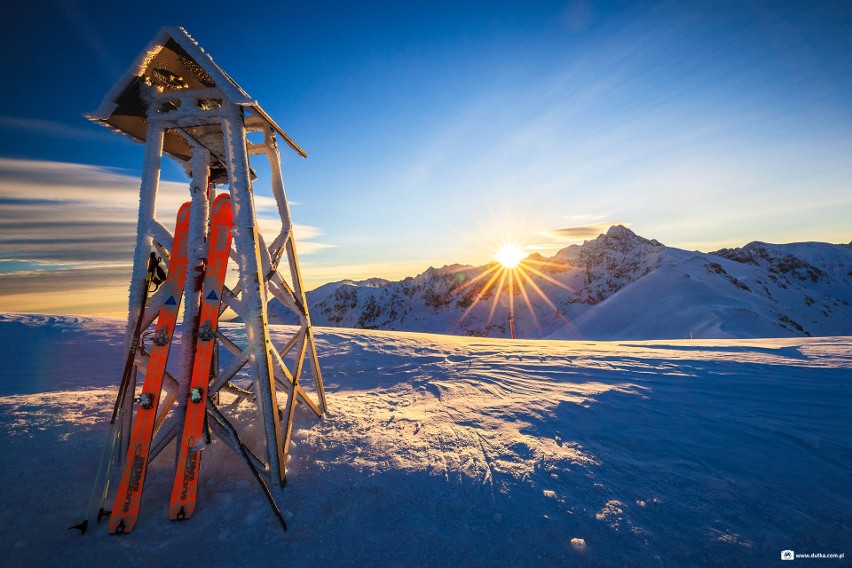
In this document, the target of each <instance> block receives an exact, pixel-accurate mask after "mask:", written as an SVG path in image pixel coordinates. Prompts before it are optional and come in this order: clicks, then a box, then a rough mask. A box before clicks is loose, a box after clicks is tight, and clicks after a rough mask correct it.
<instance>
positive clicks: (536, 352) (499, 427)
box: [0, 314, 852, 566]
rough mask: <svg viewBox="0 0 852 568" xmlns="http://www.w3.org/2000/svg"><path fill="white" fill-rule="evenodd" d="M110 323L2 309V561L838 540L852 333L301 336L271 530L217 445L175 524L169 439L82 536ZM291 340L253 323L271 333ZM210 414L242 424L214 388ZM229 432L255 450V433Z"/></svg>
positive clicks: (615, 561)
mask: <svg viewBox="0 0 852 568" xmlns="http://www.w3.org/2000/svg"><path fill="white" fill-rule="evenodd" d="M224 325H225V326H227V324H224ZM240 328H241V326H232V328H231V329H230V330H229V332H230V333H234V334H239V333H240ZM123 329H124V322H122V321H119V320H109V319H95V318H77V317H63V316H40V315H33V314H25V315H24V314H3V315H0V346H2V347H0V350H2V353H0V355H2V360H3V362H4V365H3V371H2V373H0V430H1V431H2V432H3V434H4V435H3V436H0V455H1V456H2V458H0V459H2V467H0V487H3V499H2V500H0V542H3V543H5V545H6V546H5V547H4V548H5V550H4V560H3V563H4V565H9V566H22V565H38V566H69V565H72V566H74V565H112V566H115V565H119V564H120V565H124V566H163V565H171V564H173V563H179V564H180V565H184V566H202V565H204V566H237V565H245V566H248V565H258V564H260V563H264V564H272V565H277V564H279V563H284V562H286V563H287V565H293V566H317V565H321V564H322V565H332V566H363V565H378V566H400V565H405V566H408V565H427V564H428V565H460V566H467V565H474V566H540V565H551V564H555V565H569V564H577V565H593V566H598V565H609V566H621V565H626V564H632V565H639V566H685V565H702V564H724V565H765V564H769V563H771V562H775V561H778V560H779V556H780V552H781V551H782V550H787V549H791V550H795V551H797V552H798V551H801V552H803V553H807V552H826V553H833V552H850V544H852V538H850V533H849V526H850V525H851V524H852V513H850V511H852V494H850V492H849V486H848V472H849V469H848V468H849V463H850V458H852V433H850V428H849V408H850V406H852V388H850V378H852V373H850V371H852V338H849V337H824V338H783V339H751V340H742V339H737V340H725V339H717V340H696V341H689V340H686V341H620V342H589V341H583V342H579V341H575V342H567V341H508V340H500V339H487V338H463V337H452V336H437V335H426V334H414V333H398V332H385V331H366V330H346V329H331V328H320V329H318V330H316V331H317V333H316V335H317V343H318V351H319V354H320V361H321V364H322V367H323V377H324V379H325V385H326V391H327V394H328V401H329V408H330V410H329V413H328V415H327V416H326V417H325V418H324V419H322V420H318V419H316V418H315V417H314V415H313V414H312V413H311V412H310V410H309V409H307V408H304V407H300V408H298V412H299V416H297V418H296V421H295V431H294V443H293V446H292V448H291V457H290V460H289V463H288V484H287V486H286V487H285V488H284V489H274V490H273V493H274V496H275V498H276V500H277V502H278V504H279V506H280V507H281V508H282V510H283V511H284V514H285V517H286V518H287V522H288V525H289V530H288V531H287V532H286V533H285V532H282V531H281V530H280V528H279V527H278V525H277V523H276V521H275V519H274V517H273V516H272V514H271V513H270V511H269V509H268V507H267V504H266V502H265V501H264V498H263V496H262V495H261V493H260V490H259V489H258V488H257V486H256V485H255V484H254V481H253V480H252V478H251V476H250V474H249V473H248V472H247V471H246V470H245V466H244V465H243V464H242V463H241V462H240V460H239V458H237V457H236V456H235V455H233V454H232V453H231V452H230V450H228V449H227V448H226V447H225V446H224V444H222V443H221V442H219V441H217V440H215V439H214V442H213V443H212V444H211V445H210V446H208V448H207V449H206V450H205V452H204V461H203V463H202V468H201V480H200V488H199V503H198V509H197V510H196V513H195V515H194V516H193V518H192V519H190V520H188V521H186V522H183V523H174V522H169V521H168V520H167V516H166V510H167V503H168V496H169V490H170V487H171V481H172V475H173V457H172V456H173V451H170V450H168V449H167V451H165V452H163V453H162V454H161V455H160V456H159V457H158V458H157V459H156V460H155V461H154V462H153V463H152V466H151V469H150V471H149V477H148V481H147V483H146V491H145V495H144V497H143V507H142V513H141V516H140V518H139V523H138V525H137V527H136V529H135V530H134V531H133V532H132V533H131V534H129V535H127V536H124V537H115V536H109V535H107V534H106V522H105V521H104V522H102V523H100V524H99V525H95V526H94V527H92V528H90V530H89V532H88V533H87V534H86V535H84V536H81V535H80V534H79V533H78V532H77V531H68V530H66V528H67V527H68V526H70V525H72V524H75V523H78V522H79V521H80V520H81V510H82V508H83V506H84V504H85V501H86V499H87V498H88V495H89V490H90V483H91V478H92V476H93V474H94V472H95V469H96V466H97V460H98V458H99V456H100V452H101V448H102V443H103V440H104V437H105V434H106V431H107V421H108V417H109V412H110V409H111V404H112V400H113V398H114V396H115V391H116V384H117V382H118V379H119V377H120V373H121V367H122V364H123V359H124V357H123V356H122V345H123ZM294 331H295V328H291V327H279V326H273V327H272V328H271V334H272V336H273V339H274V340H275V341H276V343H277V342H279V341H280V340H281V339H282V338H284V337H286V336H287V335H289V334H292V333H293V332H294ZM224 364H227V363H226V362H225V363H224ZM239 378H241V377H240V376H238V379H239ZM244 380H247V379H245V378H244ZM223 410H224V412H225V413H226V414H229V415H231V416H240V417H242V418H243V419H245V420H250V419H251V417H254V416H256V413H255V410H254V408H253V406H251V405H250V404H248V403H242V404H241V405H239V406H237V407H236V408H232V407H230V406H229V404H228V400H227V395H223ZM241 436H242V437H243V438H244V440H245V441H246V442H247V443H248V444H249V445H250V446H255V447H257V446H258V444H261V443H262V436H263V433H262V427H261V426H260V425H259V424H254V425H253V426H252V427H248V428H245V429H244V431H243V432H241Z"/></svg>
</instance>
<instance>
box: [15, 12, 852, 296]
mask: <svg viewBox="0 0 852 568" xmlns="http://www.w3.org/2000/svg"><path fill="white" fill-rule="evenodd" d="M115 4H116V3H114V2H71V1H56V2H53V3H47V4H39V3H29V4H19V5H18V6H17V7H15V8H12V9H11V10H8V11H7V12H6V13H5V14H4V18H3V21H2V23H0V31H2V34H3V36H4V37H5V39H6V45H7V46H13V47H11V48H10V49H7V50H6V51H5V52H4V54H3V55H2V57H1V58H0V77H2V88H0V102H2V111H0V227H2V232H0V272H2V273H3V274H2V276H0V287H2V288H0V295H2V297H3V298H4V299H5V303H3V304H2V305H0V308H3V309H15V307H16V306H17V307H20V309H30V310H36V311H39V310H42V311H63V310H67V311H75V312H86V313H93V312H97V313H120V311H121V309H120V308H119V309H116V308H115V305H118V304H116V302H117V301H118V300H117V298H121V296H122V295H126V279H127V275H128V274H129V267H128V266H129V265H128V263H129V262H130V253H129V251H130V250H131V248H132V231H133V218H134V208H135V199H136V197H137V195H136V191H137V189H138V175H139V171H140V167H141V157H142V147H141V146H140V145H137V144H134V143H132V142H130V141H128V140H126V139H124V138H123V137H121V136H117V135H115V134H112V133H110V132H109V131H107V130H106V129H103V128H101V127H98V126H96V125H93V124H89V123H88V122H87V121H86V120H85V119H83V118H82V114H83V113H84V112H87V111H91V110H93V109H94V108H95V107H97V105H98V104H99V102H100V100H101V98H102V97H103V95H104V94H105V93H106V91H107V90H108V89H109V88H110V87H111V86H112V84H113V83H114V82H115V81H116V80H117V79H118V78H119V76H120V75H121V74H122V73H124V72H125V71H126V70H127V68H128V67H129V65H130V63H131V62H132V61H133V59H134V58H135V57H136V55H137V54H138V53H139V52H140V51H141V50H142V49H143V48H144V46H145V45H147V43H148V42H149V41H150V39H151V38H152V37H153V36H154V35H155V34H156V33H157V31H158V30H159V28H160V26H162V25H182V26H184V27H185V28H186V29H187V30H188V31H189V33H190V34H192V35H193V37H195V39H196V40H197V41H198V42H199V43H200V45H201V46H202V47H204V48H205V49H206V50H207V51H208V52H209V53H210V54H211V55H212V56H213V58H214V60H215V61H216V62H217V63H218V64H219V65H220V66H221V67H222V68H223V69H225V70H226V71H227V72H228V73H229V74H230V75H231V76H232V77H234V79H235V80H236V81H237V82H238V83H239V84H240V85H241V86H242V87H243V88H244V89H245V90H246V91H247V92H248V93H249V94H250V95H251V96H253V97H254V98H256V99H257V100H258V101H259V102H260V104H261V105H262V106H263V107H264V109H265V110H266V111H267V112H268V113H269V114H270V115H271V116H272V117H273V118H275V119H276V121H277V122H278V123H279V124H280V125H281V126H282V127H283V128H284V129H285V130H286V131H287V132H288V133H289V134H290V135H291V136H292V137H293V138H294V139H295V140H296V141H297V142H298V143H299V144H300V145H301V146H302V147H303V148H305V149H306V150H307V152H308V154H309V157H308V159H302V158H299V157H298V156H296V155H295V154H292V153H290V154H288V155H286V156H285V162H284V175H285V182H286V184H287V192H288V197H289V199H290V200H291V201H293V202H294V204H293V207H292V214H293V217H294V219H295V221H296V223H297V225H298V228H297V229H298V230H297V234H296V238H297V243H299V244H300V250H301V251H302V253H301V255H300V256H301V261H302V263H303V273H304V277H305V279H306V282H307V284H308V286H309V287H313V286H317V285H320V284H322V283H324V282H327V281H331V280H338V279H343V278H356V279H357V278H366V277H370V276H379V277H385V278H391V279H396V278H401V277H403V276H406V275H413V274H416V273H418V272H421V271H422V270H424V269H425V268H426V267H427V266H429V265H435V266H440V265H443V264H449V263H456V262H458V263H470V264H482V263H484V262H487V261H488V260H489V259H490V255H491V254H492V253H493V252H494V251H495V250H496V249H497V248H498V247H499V246H500V245H501V244H503V243H505V242H508V241H513V242H515V243H516V244H518V245H522V246H524V247H527V250H529V251H532V250H539V251H540V252H542V253H543V254H546V255H547V254H552V253H553V252H555V251H556V250H558V249H559V248H561V247H564V246H567V245H568V244H570V243H572V242H582V240H583V239H584V238H593V237H594V236H595V235H597V234H598V233H599V232H601V231H602V230H605V228H606V226H608V225H609V224H611V223H623V224H627V225H629V226H630V227H631V228H632V229H633V230H635V231H636V232H638V233H639V234H641V235H643V236H646V237H649V238H655V239H658V240H660V241H661V242H663V243H664V244H667V245H671V246H678V247H682V248H688V249H699V250H704V251H709V250H714V249H717V248H720V247H723V246H741V245H743V244H745V243H747V242H749V241H751V240H764V241H770V242H790V241H800V240H823V241H830V242H849V240H850V239H852V231H850V226H852V225H850V222H849V219H850V218H852V104H850V102H852V5H850V4H849V3H848V2H772V3H768V2H719V1H714V2H591V1H589V2H583V1H569V2H488V3H485V2H448V3H442V2H429V3H422V4H412V3H399V2H375V3H338V2H313V3H293V2H275V3H264V2H255V3H251V4H245V6H241V5H239V4H235V3H231V2H228V3H225V2H216V1H211V2H204V3H198V4H196V5H195V6H191V5H188V4H187V5H170V6H168V7H164V8H157V7H156V6H155V5H151V6H147V7H145V6H134V7H133V8H132V9H131V8H121V7H117V6H116V5H115ZM362 4H364V5H362ZM246 7H251V9H246ZM165 163H166V164H167V165H166V167H165V169H164V172H163V177H164V179H165V180H167V181H170V182H176V183H174V184H169V185H167V187H168V190H167V191H166V194H167V195H168V196H169V199H172V201H174V202H175V203H179V202H180V201H181V200H182V199H183V197H182V195H181V192H182V191H184V190H185V183H184V179H183V170H182V169H181V168H180V167H178V166H177V165H176V164H173V163H170V161H169V160H167V161H166V162H165ZM99 192H100V193H99ZM102 202H108V206H99V205H98V204H99V203H102ZM63 213H64V214H63ZM68 232H70V233H71V234H73V235H74V240H73V241H72V242H68V240H67V238H64V235H66V234H68ZM34 270H38V272H33V271H34ZM45 271H59V272H49V274H51V275H58V276H61V277H58V278H52V279H51V280H52V281H53V282H51V284H49V285H48V284H45V283H44V282H45V279H44V278H43V276H45V274H46V273H45ZM99 281H100V282H101V284H93V282H95V283H97V282H99ZM67 290H87V291H88V292H87V294H88V295H89V296H92V295H93V294H94V295H96V296H97V298H94V297H92V298H88V299H86V300H81V299H80V300H74V301H75V302H76V303H73V304H69V301H70V300H69V299H68V298H69V293H68V292H67ZM51 295H52V296H51ZM51 298H53V299H51ZM107 298H108V300H107ZM119 303H122V302H119ZM10 305H11V307H10Z"/></svg>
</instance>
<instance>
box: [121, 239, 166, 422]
mask: <svg viewBox="0 0 852 568" xmlns="http://www.w3.org/2000/svg"><path fill="white" fill-rule="evenodd" d="M158 269H159V262H157V255H155V254H154V253H153V252H152V253H151V256H150V257H149V258H148V274H146V276H145V287H144V289H143V290H142V297H141V298H140V300H141V301H140V302H139V305H140V307H139V315H138V317H137V318H136V329H135V330H134V331H133V339H132V340H131V342H130V351H129V352H128V353H127V360H126V361H125V362H124V372H123V373H122V375H121V384H120V385H119V387H118V396H117V397H116V399H115V405H113V407H112V417H111V418H110V420H109V423H110V424H113V423H114V422H115V417H116V415H117V414H118V408H119V406H121V404H122V403H123V402H124V397H125V396H126V391H127V385H128V384H129V383H130V374H131V372H132V371H133V362H134V361H135V360H136V350H137V349H138V348H139V334H140V333H141V332H142V320H143V319H145V304H146V303H147V301H148V292H149V288H150V287H151V281H152V280H153V279H154V274H155V273H156V271H157V270H158Z"/></svg>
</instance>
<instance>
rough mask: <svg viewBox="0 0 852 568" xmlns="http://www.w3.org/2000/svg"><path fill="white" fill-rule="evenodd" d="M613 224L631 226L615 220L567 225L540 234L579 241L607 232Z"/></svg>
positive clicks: (552, 237)
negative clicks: (573, 225)
mask: <svg viewBox="0 0 852 568" xmlns="http://www.w3.org/2000/svg"><path fill="white" fill-rule="evenodd" d="M613 225H624V226H629V225H630V223H620V222H615V221H612V222H610V221H604V222H600V223H594V224H591V225H581V226H577V227H566V228H564V229H553V230H549V231H541V232H540V233H539V234H540V235H541V236H544V237H548V238H551V239H556V240H566V241H578V240H585V239H594V238H595V237H597V236H598V235H601V234H603V233H606V231H607V229H609V228H610V227H612V226H613Z"/></svg>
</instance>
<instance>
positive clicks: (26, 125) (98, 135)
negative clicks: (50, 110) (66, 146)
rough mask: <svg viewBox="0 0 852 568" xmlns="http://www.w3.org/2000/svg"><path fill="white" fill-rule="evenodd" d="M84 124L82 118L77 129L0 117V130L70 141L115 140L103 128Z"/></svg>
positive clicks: (37, 119) (33, 119)
mask: <svg viewBox="0 0 852 568" xmlns="http://www.w3.org/2000/svg"><path fill="white" fill-rule="evenodd" d="M84 123H85V121H84V120H83V119H82V118H80V124H81V125H80V126H79V127H77V126H69V125H67V124H62V123H61V122H54V121H52V120H43V119H40V118H22V117H19V116H5V115H0V128H8V129H12V130H23V131H26V132H33V133H35V134H43V135H47V136H55V137H59V138H70V139H72V140H112V139H114V138H115V135H113V134H112V133H111V132H109V131H107V130H106V129H104V128H100V127H95V125H91V127H89V128H87V127H85V126H83V124H84Z"/></svg>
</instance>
